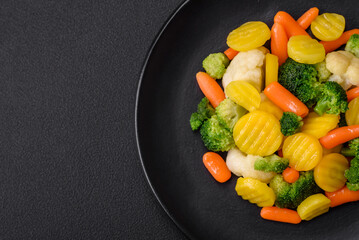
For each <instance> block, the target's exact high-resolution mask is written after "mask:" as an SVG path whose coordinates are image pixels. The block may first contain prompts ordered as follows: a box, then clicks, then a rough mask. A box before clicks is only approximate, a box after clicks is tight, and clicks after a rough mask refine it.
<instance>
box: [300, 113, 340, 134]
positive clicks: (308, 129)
mask: <svg viewBox="0 0 359 240" xmlns="http://www.w3.org/2000/svg"><path fill="white" fill-rule="evenodd" d="M338 122H339V116H338V115H335V114H326V113H325V114H323V115H322V116H319V115H318V114H316V113H315V112H311V113H309V114H308V116H307V117H306V118H305V119H304V125H303V126H302V128H301V132H303V133H307V134H309V135H312V136H314V137H316V138H321V137H323V136H325V135H326V134H327V133H328V132H329V131H330V130H332V129H334V128H336V127H337V125H338Z"/></svg>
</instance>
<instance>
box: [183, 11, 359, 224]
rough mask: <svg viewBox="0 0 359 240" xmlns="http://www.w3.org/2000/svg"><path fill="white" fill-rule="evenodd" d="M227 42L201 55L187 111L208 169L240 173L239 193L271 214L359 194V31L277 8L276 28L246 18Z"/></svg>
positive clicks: (328, 17) (303, 213)
mask: <svg viewBox="0 0 359 240" xmlns="http://www.w3.org/2000/svg"><path fill="white" fill-rule="evenodd" d="M309 27H310V29H311V34H312V35H311V34H309V33H308V32H307V31H306V29H307V28H309ZM313 35H314V36H313ZM317 39H318V40H317ZM268 40H270V48H271V49H270V50H271V51H269V50H268V49H267V48H265V47H264V46H263V45H264V44H265V43H266V42H267V41H268ZM344 44H345V48H344V49H345V50H337V49H338V48H340V47H341V46H342V45H344ZM227 45H228V46H229V48H228V49H227V50H226V51H224V53H221V52H220V53H212V54H210V55H209V56H208V57H206V58H205V59H204V60H203V63H202V66H203V68H204V70H205V72H198V73H197V75H196V78H197V82H198V86H199V87H200V89H201V91H202V92H203V94H204V96H205V97H204V98H203V99H202V100H201V101H200V102H199V104H198V106H197V111H196V112H194V113H193V114H192V115H191V118H190V125H191V128H192V130H193V131H199V132H200V135H201V137H202V140H203V143H204V145H205V146H206V147H207V148H208V150H210V152H207V153H205V154H204V156H203V163H204V165H205V167H206V168H207V169H208V171H209V172H210V173H211V175H212V176H213V177H214V178H215V179H216V180H217V181H218V182H221V183H223V182H226V181H228V180H229V179H230V178H231V176H232V173H233V174H234V175H236V176H238V177H239V178H238V180H237V184H236V186H235V191H236V192H237V194H238V195H239V196H241V197H242V198H243V199H245V200H248V201H249V202H251V203H253V204H256V205H257V206H258V207H261V208H262V210H261V213H260V215H261V217H262V218H264V219H267V220H273V221H280V222H286V223H292V224H298V223H300V222H301V221H302V220H306V221H308V220H311V219H313V218H315V217H317V216H319V215H321V214H324V213H326V212H328V211H329V209H330V208H331V207H335V206H338V205H341V204H344V203H347V202H353V201H359V29H352V30H348V31H345V18H344V17H343V16H342V15H339V14H336V13H323V14H321V15H319V10H318V8H315V7H314V8H311V9H309V10H308V11H307V12H306V13H304V14H303V15H302V16H301V17H300V18H299V19H298V20H297V21H296V20H294V19H293V18H292V17H291V16H290V15H289V14H288V13H286V12H283V11H279V12H278V13H277V14H276V15H275V16H274V24H273V26H272V28H271V29H269V27H268V26H267V25H266V24H265V23H263V22H259V21H256V22H247V23H244V24H243V25H241V26H240V27H238V28H237V29H235V30H233V31H232V32H231V33H229V35H228V38H227ZM220 79H221V81H220V82H218V81H217V80H220ZM220 83H221V85H222V86H221V85H220ZM222 87H223V89H224V90H223V89H222ZM215 152H228V153H227V157H226V161H225V160H224V159H223V158H222V157H221V156H220V155H219V154H218V153H215Z"/></svg>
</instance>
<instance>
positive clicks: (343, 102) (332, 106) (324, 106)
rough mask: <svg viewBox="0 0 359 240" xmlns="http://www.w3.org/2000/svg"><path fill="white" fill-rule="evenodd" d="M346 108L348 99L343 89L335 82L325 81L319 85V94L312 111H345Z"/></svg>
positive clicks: (334, 112)
mask: <svg viewBox="0 0 359 240" xmlns="http://www.w3.org/2000/svg"><path fill="white" fill-rule="evenodd" d="M346 110H348V99H347V94H346V93H345V90H344V89H343V88H342V86H340V85H339V84H338V83H336V82H326V83H324V84H323V86H322V87H321V96H320V98H319V101H318V103H317V105H316V106H315V108H314V111H315V112H316V113H318V114H319V115H323V114H324V113H329V114H337V115H339V114H340V113H345V111H346Z"/></svg>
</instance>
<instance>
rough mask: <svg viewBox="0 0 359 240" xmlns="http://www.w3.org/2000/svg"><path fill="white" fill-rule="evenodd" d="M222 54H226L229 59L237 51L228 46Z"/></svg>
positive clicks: (235, 54)
mask: <svg viewBox="0 0 359 240" xmlns="http://www.w3.org/2000/svg"><path fill="white" fill-rule="evenodd" d="M224 54H226V56H227V58H228V59H229V60H232V59H233V58H234V57H235V56H237V54H238V51H236V50H234V49H233V48H228V49H227V50H226V51H224Z"/></svg>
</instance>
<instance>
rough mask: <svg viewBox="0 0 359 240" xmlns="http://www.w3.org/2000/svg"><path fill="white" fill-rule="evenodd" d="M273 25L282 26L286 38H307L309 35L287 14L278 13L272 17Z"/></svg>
mask: <svg viewBox="0 0 359 240" xmlns="http://www.w3.org/2000/svg"><path fill="white" fill-rule="evenodd" d="M274 23H279V24H281V25H283V27H284V29H285V31H286V33H287V35H288V38H290V37H292V36H297V35H305V36H309V34H308V33H307V32H306V31H305V30H304V29H303V28H302V27H301V26H300V25H299V23H297V21H295V20H294V19H293V18H292V16H290V15H289V14H288V13H286V12H283V11H279V12H277V14H276V15H275V16H274Z"/></svg>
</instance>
